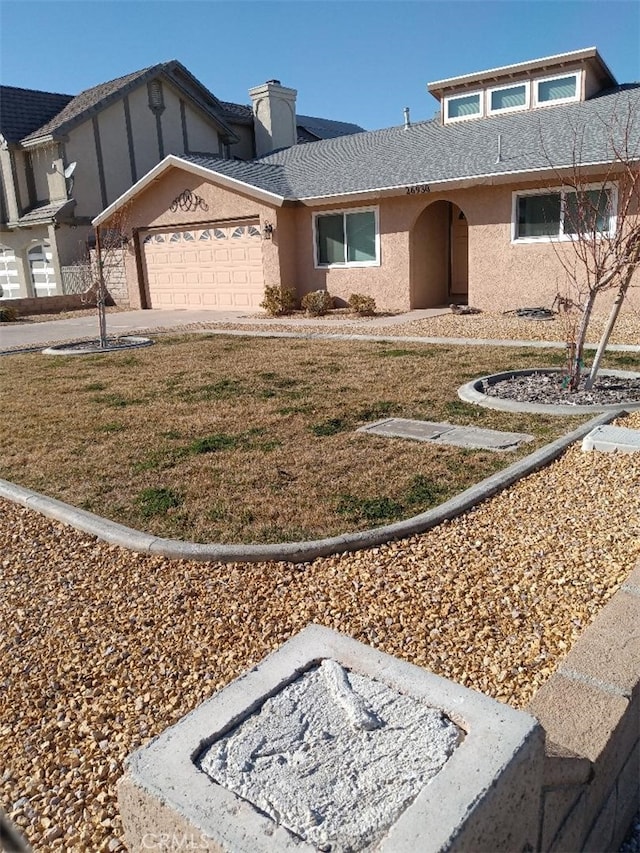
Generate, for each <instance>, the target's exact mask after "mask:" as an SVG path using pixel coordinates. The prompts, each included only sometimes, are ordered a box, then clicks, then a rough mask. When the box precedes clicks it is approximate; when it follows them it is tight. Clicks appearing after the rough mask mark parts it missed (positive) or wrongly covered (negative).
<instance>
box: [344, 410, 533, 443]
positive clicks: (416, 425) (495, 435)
mask: <svg viewBox="0 0 640 853" xmlns="http://www.w3.org/2000/svg"><path fill="white" fill-rule="evenodd" d="M358 432H370V433H373V434H374V435H385V436H389V437H390V438H412V439H415V440H416V441H429V442H431V443H432V444H449V445H453V446H454V447H468V448H470V449H477V450H495V451H504V450H515V449H516V447H518V445H520V444H523V443H524V442H525V441H533V438H534V437H533V436H532V435H528V434H527V433H521V432H501V431H500V430H495V429H481V428H480V427H462V426H460V427H459V426H454V425H453V424H448V423H433V422H432V421H415V420H409V419H408V418H388V419H386V420H384V421H376V422H375V423H372V424H366V425H365V426H363V427H359V429H358Z"/></svg>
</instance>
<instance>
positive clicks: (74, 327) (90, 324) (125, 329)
mask: <svg viewBox="0 0 640 853" xmlns="http://www.w3.org/2000/svg"><path fill="white" fill-rule="evenodd" d="M243 319H244V321H245V322H249V319H250V318H249V315H248V314H247V312H246V311H245V312H242V311H159V310H154V309H149V310H144V311H143V310H137V311H119V312H117V313H112V314H107V333H108V334H109V335H128V334H132V333H133V332H135V331H137V330H138V329H160V328H162V329H169V328H170V329H173V328H179V327H180V326H186V325H189V324H190V323H212V322H213V323H237V322H242V321H243ZM251 322H255V318H253V319H251ZM97 336H98V318H97V315H96V314H91V315H83V316H81V317H68V318H66V319H64V320H45V321H43V322H41V323H37V322H36V323H9V324H3V325H0V350H8V349H14V348H15V347H25V348H28V347H38V346H44V345H45V344H54V343H62V342H64V341H71V340H76V339H77V340H86V339H88V338H96V337H97Z"/></svg>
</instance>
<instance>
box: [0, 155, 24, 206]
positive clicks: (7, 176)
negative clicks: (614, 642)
mask: <svg viewBox="0 0 640 853" xmlns="http://www.w3.org/2000/svg"><path fill="white" fill-rule="evenodd" d="M11 157H12V154H11V152H10V151H9V150H8V149H6V148H0V179H1V180H2V195H3V199H4V209H5V214H6V220H7V222H11V221H13V220H15V219H17V218H18V216H19V215H20V212H19V210H18V204H17V199H16V192H15V185H14V180H13V172H12V170H11Z"/></svg>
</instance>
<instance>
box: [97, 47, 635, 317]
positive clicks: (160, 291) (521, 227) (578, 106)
mask: <svg viewBox="0 0 640 853" xmlns="http://www.w3.org/2000/svg"><path fill="white" fill-rule="evenodd" d="M428 89H429V92H430V93H431V94H432V95H434V96H435V98H436V99H437V100H438V101H439V103H440V114H439V116H438V117H437V118H435V119H432V120H429V121H422V122H417V123H411V121H410V120H409V118H408V115H406V117H405V122H404V124H403V125H400V126H398V127H391V128H387V129H383V130H377V131H371V132H362V133H354V134H350V135H346V136H340V137H337V138H333V139H325V140H321V141H316V142H310V143H309V144H306V145H298V146H294V147H289V148H287V149H285V150H281V151H274V152H272V153H270V154H267V155H266V156H263V157H259V158H257V159H254V160H252V161H250V162H238V161H232V160H221V159H219V158H215V157H208V156H200V155H194V154H190V155H187V154H185V155H181V156H168V157H166V158H164V159H163V160H162V161H161V162H160V163H158V165H156V166H155V167H154V168H153V169H151V170H150V171H149V172H148V173H147V174H146V175H145V176H144V177H143V178H141V179H140V180H139V181H137V183H135V184H134V185H133V186H132V187H131V189H129V190H128V191H127V192H125V193H123V194H122V195H121V196H120V198H119V199H118V200H117V201H115V202H114V203H113V204H112V205H110V206H109V207H107V208H106V209H105V210H104V211H103V212H102V213H101V214H100V215H99V216H98V217H96V219H95V220H94V225H96V226H104V227H108V226H109V224H110V223H113V222H114V217H120V218H122V217H123V214H125V212H126V216H125V217H124V218H125V219H126V229H125V230H126V237H127V239H128V250H127V252H126V253H125V255H126V277H127V282H128V288H129V302H130V304H131V305H132V306H141V307H153V308H180V307H183V308H189V307H203V308H212V309H226V308H241V309H245V308H246V309H256V308H258V306H259V304H260V302H261V300H262V298H263V292H264V288H265V286H267V285H276V286H282V287H288V288H293V289H295V290H296V292H297V294H298V295H299V296H302V295H303V294H304V293H305V292H308V291H311V290H318V289H326V290H328V291H329V293H331V295H333V296H334V297H336V298H338V299H340V300H345V301H346V300H348V299H349V296H350V295H351V294H352V293H354V292H355V293H360V294H365V295H368V296H372V297H373V298H374V299H375V300H376V304H377V306H378V307H379V308H385V309H399V310H406V309H411V308H427V307H432V306H438V305H446V304H449V303H453V302H455V303H470V304H471V305H473V306H476V307H478V308H482V309H492V310H512V309H515V308H518V307H524V306H538V305H543V306H544V305H546V306H551V305H552V304H553V301H554V299H555V297H556V296H557V294H558V293H559V292H560V291H561V290H562V289H563V286H564V283H565V275H566V273H565V269H564V266H563V263H562V262H561V260H562V258H564V260H565V262H567V261H568V262H569V263H571V262H572V260H571V259H572V257H573V256H572V254H571V253H573V252H574V243H575V240H573V239H572V234H574V235H575V230H576V229H575V227H573V226H572V219H574V218H575V217H572V213H575V212H576V211H579V210H580V209H582V208H583V207H584V204H583V202H584V201H585V200H586V203H587V205H588V206H590V207H591V214H590V215H591V219H592V220H593V222H594V224H597V228H598V230H599V231H601V232H612V231H614V230H615V228H616V227H617V219H619V218H620V213H619V209H618V199H619V195H618V180H619V179H620V180H622V175H619V174H618V173H617V172H616V169H617V159H618V158H617V156H616V153H615V151H614V146H615V145H616V143H617V145H618V148H619V147H620V146H621V145H622V144H626V145H627V147H628V148H629V149H630V150H632V151H633V152H635V153H634V154H632V155H630V156H631V157H635V158H636V159H637V156H638V152H639V150H640V86H639V85H622V86H621V85H619V84H618V83H617V81H616V80H615V78H614V77H613V75H612V73H611V71H610V70H609V69H608V67H607V66H606V64H605V63H604V61H603V60H602V58H601V57H600V55H599V53H598V51H597V50H596V49H595V48H587V49H584V50H579V51H574V52H571V53H566V54H562V55H558V56H552V57H545V58H543V59H539V60H534V61H531V62H524V63H520V64H517V65H510V66H507V67H503V68H494V69H491V70H489V71H484V72H480V73H476V74H467V75H465V76H462V77H455V78H450V79H447V80H440V81H437V82H435V83H431V84H430V85H429V87H428ZM577 166H579V168H580V174H581V178H580V183H578V184H577V183H576V167H577ZM585 180H586V181H587V183H585ZM576 189H579V190H580V191H579V192H576ZM636 280H638V277H637V275H636Z"/></svg>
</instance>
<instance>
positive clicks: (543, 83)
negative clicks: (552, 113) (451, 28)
mask: <svg viewBox="0 0 640 853" xmlns="http://www.w3.org/2000/svg"><path fill="white" fill-rule="evenodd" d="M582 73H583V72H582V71H572V72H570V73H569V74H566V73H565V74H557V75H554V76H553V77H533V78H532V79H528V80H519V81H517V82H511V83H505V84H504V85H501V86H492V87H490V88H487V89H482V90H481V91H477V92H464V93H460V94H457V95H446V96H445V98H444V121H445V124H449V123H451V122H456V121H464V120H466V119H473V118H482V117H483V116H485V115H487V116H492V115H501V114H502V113H507V112H515V111H516V110H528V109H530V108H531V107H549V106H554V105H556V104H567V103H570V102H571V101H579V100H580V96H581V85H580V84H581V80H582V76H581V75H582Z"/></svg>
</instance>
